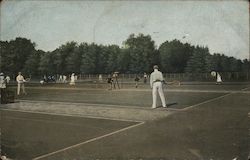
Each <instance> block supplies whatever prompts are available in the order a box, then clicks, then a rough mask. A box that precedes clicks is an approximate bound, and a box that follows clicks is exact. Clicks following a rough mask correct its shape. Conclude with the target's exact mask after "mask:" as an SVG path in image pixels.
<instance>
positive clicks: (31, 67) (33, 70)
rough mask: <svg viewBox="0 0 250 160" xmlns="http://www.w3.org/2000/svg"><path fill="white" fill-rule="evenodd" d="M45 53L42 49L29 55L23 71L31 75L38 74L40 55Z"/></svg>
mask: <svg viewBox="0 0 250 160" xmlns="http://www.w3.org/2000/svg"><path fill="white" fill-rule="evenodd" d="M44 54H45V52H44V51H42V50H38V51H35V52H34V53H32V54H31V55H29V57H28V58H27V60H26V62H25V65H24V69H23V71H24V73H26V74H29V75H32V76H39V75H40V71H39V67H40V66H39V64H40V59H41V56H43V55H44Z"/></svg>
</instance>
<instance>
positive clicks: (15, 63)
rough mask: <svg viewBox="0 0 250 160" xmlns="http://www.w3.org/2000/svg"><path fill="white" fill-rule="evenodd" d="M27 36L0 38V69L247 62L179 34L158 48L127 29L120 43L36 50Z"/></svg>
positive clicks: (134, 69)
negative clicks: (185, 40)
mask: <svg viewBox="0 0 250 160" xmlns="http://www.w3.org/2000/svg"><path fill="white" fill-rule="evenodd" d="M35 47H36V44H35V43H34V42H32V41H31V40H29V39H26V38H21V37H18V38H16V39H15V40H10V41H0V49H1V57H0V58H1V60H0V62H1V65H0V67H1V68H0V69H1V72H4V73H6V74H10V75H15V74H17V73H18V72H19V71H22V72H24V73H25V74H29V75H33V76H41V75H45V74H46V75H55V74H70V73H72V72H74V73H76V74H110V73H112V72H114V71H118V72H120V73H143V72H146V73H149V72H151V71H152V66H153V65H154V64H158V65H159V66H160V68H161V71H163V72H164V73H207V72H210V71H218V72H249V66H250V62H249V61H248V60H247V59H244V60H240V59H236V58H234V57H229V56H226V55H224V54H220V53H214V54H211V53H210V52H209V49H208V47H204V46H194V45H191V44H189V43H182V42H181V41H179V40H176V39H175V40H172V41H165V42H164V43H162V44H161V45H160V46H159V47H158V48H157V47H156V45H155V42H154V41H153V40H152V38H151V36H150V35H144V34H138V35H134V34H131V35H130V36H129V37H128V38H127V39H126V40H125V41H124V42H123V46H122V47H119V46H118V45H106V46H105V45H99V44H95V43H91V44H89V43H84V42H83V43H80V44H78V43H76V42H74V41H72V42H67V43H66V44H62V45H61V46H59V47H58V48H56V49H55V50H53V51H48V52H45V51H43V50H37V49H36V48H35Z"/></svg>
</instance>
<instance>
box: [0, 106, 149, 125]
mask: <svg viewBox="0 0 250 160" xmlns="http://www.w3.org/2000/svg"><path fill="white" fill-rule="evenodd" d="M0 110H3V111H12V112H22V113H35V114H45V115H55V116H65V117H79V118H93V119H105V120H114V121H124V122H136V123H141V122H144V121H139V120H130V119H118V118H107V117H97V116H88V115H86V116H85V115H70V114H63V113H48V112H39V111H23V110H15V109H5V108H4V109H0Z"/></svg>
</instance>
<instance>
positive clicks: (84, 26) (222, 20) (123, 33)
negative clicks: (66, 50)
mask: <svg viewBox="0 0 250 160" xmlns="http://www.w3.org/2000/svg"><path fill="white" fill-rule="evenodd" d="M0 18H1V19H0V20H1V26H0V27H1V30H0V33H1V34H0V36H1V40H8V41H9V40H11V39H15V38H16V37H25V38H28V39H31V41H33V42H35V43H36V44H37V47H36V48H37V49H42V50H44V51H52V50H54V49H56V48H57V47H59V46H60V45H62V44H65V43H66V42H67V41H76V42H78V43H81V42H89V43H91V42H95V43H97V44H104V45H108V44H117V45H119V46H122V42H123V41H125V40H126V39H127V38H128V36H129V35H130V34H131V33H135V34H138V33H143V34H149V35H151V36H152V39H153V40H154V41H155V42H156V45H157V46H159V45H160V44H161V43H163V42H164V41H166V40H169V41H170V40H173V39H179V40H181V41H182V42H188V43H191V44H192V45H203V46H207V47H208V48H209V49H210V53H212V54H213V53H214V52H217V53H223V54H225V55H228V56H234V57H236V58H241V59H244V58H248V57H249V2H248V1H247V0H246V1H243V0H239V1H237V0H236V1H226V0H225V1H197V0H196V1H175V0H172V1H170V0H169V1H167V0H165V1H164V0H161V1H153V0H152V1H118V0H115V1H65V0H64V1H53V0H50V1H49V0H42V1H35V0H33V1H32V0H22V1H20V0H16V1H15V0H9V1H6V0H3V1H2V2H1V17H0ZM184 35H188V36H187V37H186V38H185V39H182V37H183V36H184Z"/></svg>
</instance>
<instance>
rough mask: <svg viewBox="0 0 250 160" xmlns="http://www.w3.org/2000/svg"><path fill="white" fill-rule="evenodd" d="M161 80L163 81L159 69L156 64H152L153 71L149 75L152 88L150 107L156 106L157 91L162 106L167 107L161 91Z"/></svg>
mask: <svg viewBox="0 0 250 160" xmlns="http://www.w3.org/2000/svg"><path fill="white" fill-rule="evenodd" d="M163 82H164V79H163V75H162V73H161V72H160V71H158V66H157V65H155V66H154V72H152V73H151V75H150V86H151V88H152V95H153V104H152V108H156V104H157V92H158V93H159V95H160V98H161V103H162V106H163V107H167V106H166V100H165V96H164V93H163V86H162V84H163Z"/></svg>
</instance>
